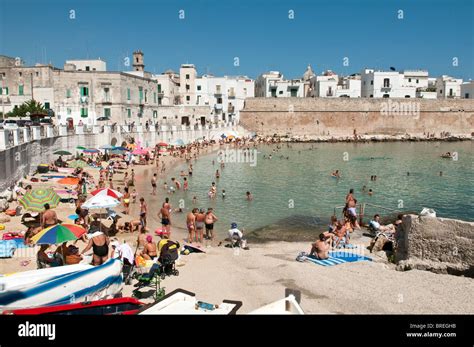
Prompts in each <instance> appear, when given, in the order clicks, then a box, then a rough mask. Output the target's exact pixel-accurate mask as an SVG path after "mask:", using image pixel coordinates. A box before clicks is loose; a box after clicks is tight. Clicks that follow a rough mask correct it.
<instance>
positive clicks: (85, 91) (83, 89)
mask: <svg viewBox="0 0 474 347" xmlns="http://www.w3.org/2000/svg"><path fill="white" fill-rule="evenodd" d="M80 89H81V96H89V87H80Z"/></svg>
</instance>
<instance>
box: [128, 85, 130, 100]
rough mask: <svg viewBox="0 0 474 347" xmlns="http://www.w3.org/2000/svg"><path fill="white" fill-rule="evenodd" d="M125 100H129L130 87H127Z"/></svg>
mask: <svg viewBox="0 0 474 347" xmlns="http://www.w3.org/2000/svg"><path fill="white" fill-rule="evenodd" d="M127 100H130V88H127Z"/></svg>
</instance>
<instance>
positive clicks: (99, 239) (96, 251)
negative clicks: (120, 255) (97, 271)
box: [81, 232, 110, 265]
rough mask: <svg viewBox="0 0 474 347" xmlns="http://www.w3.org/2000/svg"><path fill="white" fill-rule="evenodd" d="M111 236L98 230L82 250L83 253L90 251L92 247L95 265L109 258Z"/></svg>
mask: <svg viewBox="0 0 474 347" xmlns="http://www.w3.org/2000/svg"><path fill="white" fill-rule="evenodd" d="M109 242H110V240H109V238H108V236H106V235H105V234H104V233H102V232H98V233H97V234H96V235H95V236H93V237H92V238H91V239H90V240H89V243H88V244H87V246H86V248H84V250H83V251H82V252H81V255H83V254H84V253H86V252H88V251H89V250H90V249H91V248H92V253H93V256H92V263H93V265H101V264H103V263H105V262H106V261H107V259H109Z"/></svg>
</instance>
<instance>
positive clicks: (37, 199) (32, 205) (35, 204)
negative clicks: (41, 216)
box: [20, 189, 61, 212]
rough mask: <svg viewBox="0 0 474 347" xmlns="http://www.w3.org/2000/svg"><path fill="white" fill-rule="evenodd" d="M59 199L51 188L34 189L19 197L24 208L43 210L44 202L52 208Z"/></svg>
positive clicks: (56, 204)
mask: <svg viewBox="0 0 474 347" xmlns="http://www.w3.org/2000/svg"><path fill="white" fill-rule="evenodd" d="M60 200H61V198H60V197H59V195H58V194H56V192H55V191H54V190H52V189H34V190H32V191H30V192H27V193H26V194H25V196H23V197H22V198H21V199H20V204H21V206H23V207H24V208H25V210H29V211H33V212H43V211H44V204H49V206H50V207H51V208H54V207H56V206H58V204H59V201H60Z"/></svg>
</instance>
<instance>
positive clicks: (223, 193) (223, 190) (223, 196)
mask: <svg viewBox="0 0 474 347" xmlns="http://www.w3.org/2000/svg"><path fill="white" fill-rule="evenodd" d="M222 199H225V189H222Z"/></svg>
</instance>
